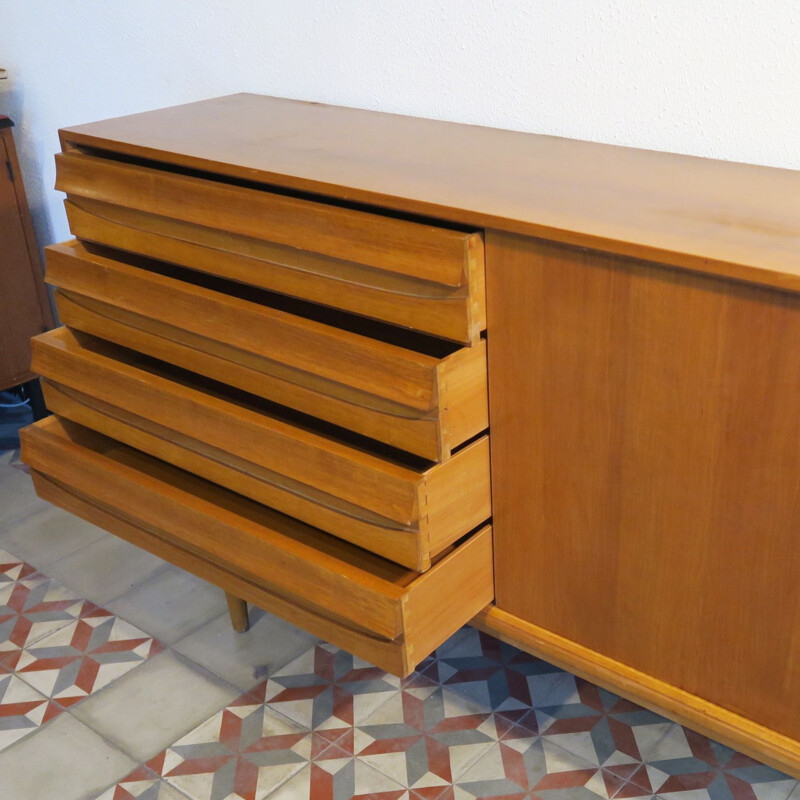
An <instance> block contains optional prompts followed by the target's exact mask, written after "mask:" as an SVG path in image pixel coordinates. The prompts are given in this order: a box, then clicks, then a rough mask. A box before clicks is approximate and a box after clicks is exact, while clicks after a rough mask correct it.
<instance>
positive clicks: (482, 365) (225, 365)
mask: <svg viewBox="0 0 800 800" xmlns="http://www.w3.org/2000/svg"><path fill="white" fill-rule="evenodd" d="M47 266H48V281H49V282H50V283H53V284H54V285H56V286H57V287H59V298H58V303H59V311H60V312H61V314H62V319H63V320H64V322H66V323H67V324H68V325H70V326H74V327H78V328H82V329H84V330H87V332H90V333H95V334H97V335H101V336H105V337H107V338H110V339H112V340H113V341H116V342H118V343H120V344H123V345H125V346H129V347H132V348H136V349H140V350H142V351H143V352H147V353H149V354H150V355H153V356H154V357H158V358H162V359H164V360H168V361H171V362H173V363H176V364H179V365H181V366H184V367H185V368H187V369H191V370H193V371H197V372H200V373H201V374H206V375H208V376H209V377H213V378H214V379H215V380H220V381H222V382H224V383H229V384H231V385H236V386H239V387H240V388H243V389H245V390H247V391H250V392H253V393H256V394H259V395H261V396H263V397H266V398H267V399H269V400H272V401H274V402H277V403H280V404H282V405H287V406H289V407H292V408H296V409H297V410H299V411H302V412H303V413H307V414H310V415H312V416H316V417H320V418H321V419H325V420H327V421H329V422H333V423H334V424H336V425H339V426H341V427H346V428H348V429H350V430H353V431H355V432H358V433H362V434H364V435H366V436H369V437H370V438H374V439H377V440H379V441H383V442H385V443H387V444H391V445H392V446H393V447H397V448H399V449H403V450H407V451H408V452H412V453H415V454H417V455H421V456H423V457H425V458H429V459H431V460H437V461H438V460H446V459H447V458H448V456H449V453H450V451H451V450H452V449H453V448H454V447H456V446H458V445H459V444H460V443H461V442H463V441H466V439H468V438H471V437H472V436H474V435H475V434H477V433H479V432H480V431H481V430H484V429H485V428H486V427H487V425H488V403H487V389H486V349H485V342H484V341H480V342H479V343H477V344H476V346H475V347H469V348H457V347H456V346H455V345H447V344H444V343H442V342H437V341H434V340H428V339H427V338H426V337H423V338H422V339H419V338H416V339H415V338H413V337H416V336H417V335H416V334H409V335H410V336H411V337H412V339H411V342H412V343H413V345H414V347H415V349H411V348H409V347H401V346H399V345H397V344H394V343H390V342H387V341H381V340H376V339H374V338H370V337H369V336H366V335H361V334H359V333H356V332H353V331H351V330H343V329H341V328H338V327H335V326H333V325H329V324H323V323H321V322H319V321H317V320H311V319H306V318H304V317H299V316H297V315H295V314H288V313H286V312H283V311H279V310H276V309H274V308H272V307H269V306H265V305H262V304H260V303H256V302H251V301H249V300H244V299H241V298H240V297H235V296H231V295H228V294H226V293H223V292H221V291H215V290H212V289H209V288H206V287H203V286H196V285H194V284H191V283H187V282H185V281H182V280H178V279H176V278H174V277H169V276H165V275H163V274H158V273H155V272H151V271H149V270H147V269H143V268H140V267H137V266H131V265H130V264H125V263H122V262H120V261H117V260H114V259H111V258H106V257H104V256H101V255H98V254H97V253H91V252H89V251H87V250H86V249H85V248H84V247H83V246H82V245H80V244H77V243H73V244H69V245H56V246H52V247H50V248H48V258H47ZM350 321H351V320H350ZM101 329H102V330H101ZM370 332H371V331H370Z"/></svg>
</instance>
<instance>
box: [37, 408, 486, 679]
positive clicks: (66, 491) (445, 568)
mask: <svg viewBox="0 0 800 800" xmlns="http://www.w3.org/2000/svg"><path fill="white" fill-rule="evenodd" d="M22 448H23V449H22V457H23V460H24V461H25V463H27V464H28V465H29V467H30V468H31V470H32V474H33V477H34V484H35V486H36V489H37V492H38V493H39V494H40V496H42V497H43V498H45V499H47V500H50V501H51V502H53V503H55V504H57V505H60V506H62V507H64V508H66V509H67V510H68V511H71V512H73V513H77V514H79V515H81V516H83V517H84V518H86V519H88V520H89V521H90V522H93V523H94V524H98V525H101V526H104V527H106V528H107V529H108V530H110V531H111V532H113V533H116V534H118V535H120V536H123V537H125V538H128V539H130V540H131V541H134V542H135V543H136V544H138V545H140V546H142V547H145V548H147V549H150V550H151V551H153V552H155V553H157V554H159V555H162V556H163V557H166V558H170V559H171V560H172V561H174V563H176V564H178V565H179V566H182V567H185V568H187V569H190V570H191V569H194V571H196V572H198V574H204V572H203V569H202V567H200V568H198V564H201V563H206V564H208V565H209V566H210V567H211V568H212V572H208V571H206V572H205V575H209V574H213V576H214V579H216V581H217V582H218V583H219V585H221V586H222V588H224V589H226V590H227V591H232V592H236V593H238V594H239V595H240V596H243V597H245V598H246V599H252V600H253V601H254V602H258V603H259V605H261V606H262V607H264V608H266V609H267V610H270V611H273V612H274V613H277V614H279V615H283V616H285V617H286V618H288V619H289V620H290V621H292V622H295V623H296V624H299V625H302V626H304V627H305V628H307V629H308V630H309V631H310V632H312V633H314V634H316V635H319V636H321V637H324V638H326V639H328V640H329V641H331V642H334V643H335V644H338V645H340V646H342V647H345V648H347V649H349V650H351V651H352V652H354V653H356V654H357V655H359V656H361V657H362V658H365V659H367V660H368V661H371V662H373V663H375V664H377V665H378V666H380V667H382V668H384V669H387V670H389V671H391V672H394V673H397V674H401V675H405V674H408V673H409V672H410V671H411V670H413V668H414V666H415V665H416V664H417V663H419V662H420V661H421V660H422V659H423V658H424V657H425V656H426V655H428V654H429V653H430V652H431V651H432V650H433V649H435V648H436V647H437V646H438V645H439V644H440V643H441V642H442V641H444V640H445V639H446V638H447V637H448V636H450V635H451V634H452V633H453V632H454V631H456V630H457V629H458V628H459V627H460V626H461V625H463V624H464V623H466V622H467V621H468V620H469V619H470V618H471V617H473V616H474V615H475V614H476V613H477V612H478V611H480V610H481V608H483V607H484V606H485V605H487V604H488V603H490V602H491V601H492V599H493V596H494V590H493V571H492V541H491V528H490V527H489V526H486V527H484V528H482V529H481V530H479V531H477V532H476V533H474V534H472V535H471V536H469V537H468V538H466V539H465V540H463V541H461V542H460V543H459V544H458V545H457V546H455V547H453V548H452V549H451V550H450V551H449V552H447V553H446V554H444V555H443V556H442V557H441V558H440V559H439V560H438V561H437V562H436V563H435V564H434V566H433V567H432V568H431V569H430V570H429V571H428V572H425V573H423V574H422V575H419V574H417V573H415V572H413V571H410V570H407V569H404V568H402V567H399V566H397V565H395V564H393V563H391V562H389V561H386V560H385V559H382V558H379V557H378V556H375V555H373V554H371V553H368V552H366V551H364V550H362V549H360V548H357V547H354V546H353V545H350V544H348V543H346V542H342V541H341V540H339V539H336V538H334V537H331V536H328V535H327V534H325V533H323V532H322V531H319V530H317V529H315V528H311V527H309V526H307V525H304V524H303V523H301V522H298V521H297V520H294V519H291V518H290V517H286V516H284V515H283V514H280V513H278V512H275V511H272V510H270V509H266V508H264V507H263V506H261V505H259V504H257V503H254V502H252V501H250V500H247V499H246V498H243V497H241V496H239V495H237V494H234V493H232V492H229V491H227V490H225V489H222V488H220V487H218V486H215V485H214V484H211V483H209V482H207V481H204V480H202V479H200V478H196V477H195V476H193V475H190V474H189V473H186V472H184V471H183V470H179V469H176V468H174V467H172V466H169V465H167V464H165V463H163V462H161V461H157V460H155V459H153V458H151V457H149V456H146V455H144V454H142V453H139V452H137V451H135V450H132V449H130V448H128V447H126V446H125V445H121V444H119V443H117V442H115V441H113V440H111V439H108V438H106V437H104V436H101V435H99V434H97V433H95V432H93V431H89V430H87V429H86V428H83V427H81V426H79V425H75V424H73V423H71V422H68V421H63V420H59V419H58V418H54V417H51V418H48V419H46V420H43V421H41V422H38V423H35V424H34V425H32V426H29V427H28V428H26V429H25V430H24V431H23V432H22ZM184 554H185V557H184ZM247 587H250V588H247ZM243 588H244V589H245V591H242V589H243ZM256 598H258V599H256Z"/></svg>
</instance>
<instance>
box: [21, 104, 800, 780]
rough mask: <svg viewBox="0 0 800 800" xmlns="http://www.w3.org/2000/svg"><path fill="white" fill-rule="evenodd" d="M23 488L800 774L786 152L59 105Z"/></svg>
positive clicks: (394, 647) (259, 595)
mask: <svg viewBox="0 0 800 800" xmlns="http://www.w3.org/2000/svg"><path fill="white" fill-rule="evenodd" d="M61 145H62V152H61V153H60V154H59V155H58V156H57V162H58V178H57V188H58V189H60V190H62V191H64V192H65V193H66V195H67V200H66V208H67V214H68V217H69V222H70V226H71V230H72V232H73V234H74V235H75V237H76V238H75V240H73V241H70V242H66V243H64V244H60V245H55V246H52V247H50V248H49V252H48V263H47V274H48V280H49V282H50V283H51V284H53V285H54V286H55V287H56V297H57V302H58V308H59V313H60V316H61V319H62V321H63V322H64V324H65V327H64V328H61V329H59V330H57V331H51V332H49V333H46V334H43V335H41V336H39V337H37V338H36V339H34V343H33V353H34V355H33V365H34V369H35V370H36V371H37V372H39V373H41V374H42V375H43V376H44V377H45V378H46V384H45V393H46V399H47V402H48V405H49V407H50V409H51V410H52V411H53V412H54V413H55V416H54V417H52V418H50V419H48V420H45V421H43V422H40V423H37V424H35V425H34V426H32V427H30V428H28V429H27V430H26V431H25V434H24V445H23V457H24V459H25V460H26V461H27V463H28V464H29V465H30V467H31V471H32V474H33V478H34V482H35V484H36V487H37V491H38V492H39V493H40V494H41V495H42V496H43V497H45V498H47V499H49V500H51V501H52V502H53V503H56V504H57V505H60V506H63V507H64V508H66V509H68V510H70V511H72V512H74V513H76V514H79V515H81V516H83V517H85V518H86V519H88V520H90V521H91V522H93V523H95V524H98V525H100V526H103V527H105V528H107V529H108V530H110V531H112V532H114V533H115V534H117V535H119V536H122V537H124V538H126V539H128V540H130V541H132V542H134V543H136V544H139V545H140V546H142V547H145V548H147V549H149V550H151V551H153V552H155V553H157V554H159V555H161V556H163V557H164V558H167V559H170V560H172V561H174V562H175V563H177V564H179V565H181V566H183V567H185V568H186V569H189V570H192V571H194V572H195V573H197V574H198V575H200V576H202V577H205V578H207V579H208V580H210V581H212V582H215V583H217V584H218V585H220V586H221V587H223V588H224V589H225V591H226V592H227V593H228V595H229V601H230V604H231V610H232V617H233V618H234V622H235V624H236V625H237V626H238V627H243V626H244V625H245V624H246V623H245V615H244V613H243V612H244V611H245V607H244V606H243V605H242V603H243V601H249V602H252V603H255V604H258V605H260V606H262V607H264V608H266V609H268V610H270V611H273V612H274V613H276V614H279V615H282V616H283V617H285V618H286V619H288V620H290V621H292V622H294V623H296V624H298V625H300V626H302V627H305V628H307V629H308V630H310V631H311V632H313V633H315V634H317V635H320V636H322V637H325V638H326V639H329V640H330V641H332V642H335V643H337V644H339V645H341V646H343V647H345V648H347V649H350V650H352V651H353V652H354V653H356V654H358V655H360V656H362V657H363V658H365V659H367V660H369V661H372V662H373V663H376V664H378V665H380V666H382V667H384V668H386V669H388V670H391V671H394V672H396V673H399V674H406V673H408V672H410V671H411V670H412V669H413V668H414V666H415V665H416V664H417V663H419V662H420V660H422V659H423V658H424V657H425V656H426V655H428V653H429V652H430V651H431V650H433V649H434V648H435V647H436V646H437V645H438V644H440V643H441V642H442V641H443V640H444V639H445V638H446V637H447V636H449V635H450V634H451V633H453V632H454V631H455V630H456V629H457V628H458V627H459V626H461V625H463V624H465V623H467V622H468V621H470V620H472V624H473V625H477V626H478V627H480V628H482V629H484V630H486V631H489V632H491V633H493V634H494V635H496V636H498V637H500V638H501V639H504V640H506V641H509V642H512V643H514V644H516V645H519V646H520V647H522V648H524V649H526V650H528V651H530V652H532V653H535V654H537V655H539V656H541V657H543V658H545V659H547V660H549V661H552V662H554V663H556V664H558V665H560V666H562V667H565V668H567V669H569V670H571V671H573V672H575V673H577V674H578V675H581V676H584V677H587V678H589V679H591V680H592V681H595V682H597V683H599V684H601V685H603V686H606V687H608V688H610V689H613V690H614V691H617V692H619V693H621V694H622V695H624V696H626V697H628V698H631V699H633V700H636V701H638V702H640V703H642V704H644V705H645V706H648V707H651V708H654V709H657V710H659V711H661V712H662V713H665V714H666V715H667V716H670V717H672V718H673V719H676V720H678V721H680V722H683V723H685V724H687V725H689V726H690V727H693V728H695V729H697V730H699V731H701V732H702V733H705V734H708V735H710V736H712V737H714V738H717V739H720V740H722V741H723V742H726V743H728V744H731V745H732V746H735V747H737V748H739V749H742V750H744V751H745V752H748V753H750V754H752V755H754V756H756V757H758V758H760V759H762V760H763V761H766V762H767V763H770V764H772V765H775V766H777V767H779V768H782V769H784V770H787V771H789V772H791V773H793V774H794V775H798V776H800V172H794V171H790V170H780V169H772V168H764V167H756V166H749V165H744V164H732V163H726V162H721V161H713V160H707V159H700V158H692V157H685V156H678V155H671V154H666V153H656V152H647V151H642V150H634V149H629V148H622V147H612V146H607V145H599V144H592V143H588V142H578V141H570V140H567V139H560V138H553V137H548V136H536V135H531V134H525V133H517V132H511V131H501V130H493V129H487V128H480V127H474V126H467V125H459V124H453V123H445V122H435V121H430V120H423V119H415V118H410V117H402V116H395V115H389V114H381V113H375V112H369V111H360V110H355V109H346V108H337V107H332V106H326V105H320V104H315V103H305V102H298V101H292V100H285V99H279V98H269V97H260V96H255V95H245V94H243V95H234V96H231V97H223V98H218V99H215V100H208V101H203V102H198V103H192V104H189V105H184V106H179V107H175V108H169V109H164V110H160V111H153V112H147V113H143V114H137V115H134V116H129V117H123V118H119V119H112V120H107V121H104V122H97V123H92V124H89V125H82V126H77V127H73V128H67V129H64V130H62V131H61Z"/></svg>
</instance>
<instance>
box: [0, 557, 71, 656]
mask: <svg viewBox="0 0 800 800" xmlns="http://www.w3.org/2000/svg"><path fill="white" fill-rule="evenodd" d="M80 609H81V599H80V598H79V597H77V596H76V595H75V594H74V592H71V591H70V590H69V589H66V588H65V587H63V586H61V584H59V583H57V582H56V581H54V580H52V579H51V578H48V577H47V576H46V575H42V574H41V573H39V572H37V571H36V570H34V569H33V567H30V566H28V565H27V564H25V563H23V562H21V561H19V560H14V559H13V556H9V555H8V554H7V553H5V552H3V551H0V653H2V652H6V651H11V650H21V649H22V648H23V647H26V646H28V645H31V644H33V643H34V642H36V641H38V640H39V639H42V638H43V637H45V636H47V635H48V634H50V633H53V631H56V630H58V629H59V628H62V627H64V626H65V625H67V624H68V623H70V622H72V621H73V620H75V619H76V618H77V617H78V614H79V612H80Z"/></svg>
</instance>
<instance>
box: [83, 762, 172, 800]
mask: <svg viewBox="0 0 800 800" xmlns="http://www.w3.org/2000/svg"><path fill="white" fill-rule="evenodd" d="M94 800H187V797H186V795H185V794H182V793H180V792H178V791H176V790H175V789H173V788H172V787H171V786H170V785H169V784H167V783H165V782H164V781H162V780H161V779H160V778H159V777H158V775H156V774H155V773H154V772H153V771H152V770H150V769H148V768H147V767H144V766H141V767H137V768H136V769H135V770H134V771H133V772H131V774H130V775H128V776H126V777H125V778H123V779H122V780H121V781H118V782H117V783H115V784H114V785H113V786H111V787H109V788H108V789H106V790H105V791H104V792H103V793H102V794H100V795H97V797H96V798H94Z"/></svg>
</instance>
